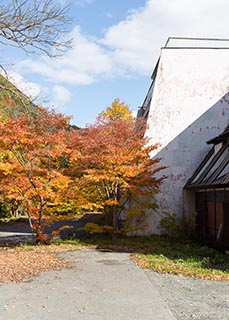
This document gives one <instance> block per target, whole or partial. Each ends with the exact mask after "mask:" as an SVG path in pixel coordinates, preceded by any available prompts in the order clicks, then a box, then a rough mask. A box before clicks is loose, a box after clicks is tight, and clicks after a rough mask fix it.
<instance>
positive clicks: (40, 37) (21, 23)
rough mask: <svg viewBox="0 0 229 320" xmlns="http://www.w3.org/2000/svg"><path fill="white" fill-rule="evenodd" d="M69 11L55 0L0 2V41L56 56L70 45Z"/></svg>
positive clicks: (27, 50)
mask: <svg viewBox="0 0 229 320" xmlns="http://www.w3.org/2000/svg"><path fill="white" fill-rule="evenodd" d="M68 12H69V7H68V6H67V7H64V8H61V6H60V5H59V4H58V3H55V0H8V1H6V3H4V4H0V44H2V45H10V46H14V47H18V48H20V49H22V50H24V51H25V52H26V53H35V52H38V51H41V52H43V53H45V54H46V55H48V56H49V57H55V56H57V55H58V54H57V51H58V52H59V53H61V52H63V51H65V50H67V49H69V48H70V47H71V39H67V40H66V39H64V36H65V35H66V33H67V32H68V30H67V26H68V24H69V23H70V19H69V18H68Z"/></svg>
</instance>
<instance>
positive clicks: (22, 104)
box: [0, 75, 36, 118]
mask: <svg viewBox="0 0 229 320" xmlns="http://www.w3.org/2000/svg"><path fill="white" fill-rule="evenodd" d="M21 112H23V113H26V114H33V113H35V112H36V106H35V105H34V104H33V103H32V101H31V100H30V99H29V98H28V97H27V96H26V95H25V94H23V93H22V92H21V91H20V90H19V89H18V88H17V87H16V86H15V85H13V84H12V83H11V82H10V81H9V80H8V79H7V78H6V77H4V76H3V75H0V113H1V115H2V116H3V117H6V118H8V117H17V116H18V115H19V114H20V113H21Z"/></svg>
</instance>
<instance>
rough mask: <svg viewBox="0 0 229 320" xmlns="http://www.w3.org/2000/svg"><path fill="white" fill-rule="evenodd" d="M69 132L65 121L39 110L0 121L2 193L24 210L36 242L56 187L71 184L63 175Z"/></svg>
mask: <svg viewBox="0 0 229 320" xmlns="http://www.w3.org/2000/svg"><path fill="white" fill-rule="evenodd" d="M0 120H1V119H0ZM68 130H69V118H68V117H65V116H63V115H61V114H56V113H55V112H49V111H48V110H46V109H44V108H42V107H37V114H36V116H34V115H33V116H30V117H28V116H24V115H23V114H22V115H21V116H18V117H16V118H9V119H4V121H3V120H2V121H0V134H1V139H0V150H1V157H0V174H1V186H0V189H1V193H2V194H3V196H4V197H5V199H8V200H12V199H14V200H15V201H18V202H19V203H20V204H21V205H22V206H23V208H24V211H25V212H26V213H27V215H28V217H29V220H30V224H31V227H32V228H33V229H34V230H35V232H36V235H37V240H39V239H41V237H42V235H43V217H44V214H45V213H47V208H48V203H49V202H53V201H54V199H55V198H56V197H57V193H58V190H60V189H61V188H60V187H59V188H58V185H64V186H65V185H66V184H67V185H68V184H69V181H70V179H69V177H65V176H64V175H63V170H64V169H65V168H66V166H67V165H68V161H69V160H68V159H69V152H70V151H69V146H68V144H67V134H68ZM62 189H63V188H62Z"/></svg>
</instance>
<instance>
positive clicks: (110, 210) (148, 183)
mask: <svg viewBox="0 0 229 320" xmlns="http://www.w3.org/2000/svg"><path fill="white" fill-rule="evenodd" d="M137 128H138V129H137ZM144 132H145V125H144V123H141V125H137V126H136V122H135V120H134V119H133V118H128V119H127V120H125V119H123V118H118V119H117V118H116V117H115V119H113V117H110V116H109V114H108V115H107V114H104V113H102V114H100V115H99V117H98V119H97V122H96V124H95V125H92V126H89V127H87V128H86V129H84V130H81V131H80V135H81V141H80V144H79V136H77V139H76V140H77V144H76V145H77V148H76V149H77V153H76V155H75V156H74V157H73V158H72V163H71V166H72V168H73V170H74V168H75V170H76V172H78V173H79V171H78V170H79V168H80V172H81V176H80V181H81V184H82V186H83V187H84V190H86V192H85V197H88V199H89V202H90V203H92V202H93V201H92V199H91V198H94V205H96V206H97V208H99V209H101V208H102V209H103V211H104V213H105V216H106V217H107V219H106V220H107V224H109V225H112V227H113V233H114V234H116V233H117V232H120V225H119V221H120V220H121V217H122V219H125V224H124V225H123V226H122V228H121V229H122V231H123V232H128V231H133V230H134V229H138V228H140V225H141V226H142V225H143V224H142V222H143V220H144V217H145V212H146V209H148V210H151V211H152V212H153V210H154V209H155V208H156V203H155V201H154V195H155V194H156V193H157V192H158V191H159V187H160V183H161V181H162V177H158V175H157V174H158V173H159V171H160V170H162V169H163V168H162V167H161V166H160V164H159V161H160V159H151V157H150V152H151V151H152V150H154V149H155V148H157V145H152V144H150V143H149V141H148V139H147V138H145V137H144ZM72 141H73V142H74V139H72ZM79 150H80V152H79Z"/></svg>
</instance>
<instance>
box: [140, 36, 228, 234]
mask: <svg viewBox="0 0 229 320" xmlns="http://www.w3.org/2000/svg"><path fill="white" fill-rule="evenodd" d="M138 117H144V118H147V123H148V129H147V132H146V134H147V136H148V137H150V138H151V139H152V140H151V141H152V143H160V147H159V149H158V150H157V151H156V152H155V154H153V155H152V156H155V157H160V158H162V160H161V164H162V165H165V166H167V169H166V170H164V171H163V174H165V175H166V176H167V179H165V180H164V182H163V184H162V186H161V192H160V194H159V195H158V196H157V202H158V205H159V214H161V213H162V212H168V213H175V214H176V215H179V216H182V215H184V214H188V213H191V212H193V211H195V192H193V191H187V190H184V186H185V184H186V183H187V181H188V179H189V178H190V177H191V176H192V175H193V173H194V171H195V169H196V168H197V167H198V165H199V164H200V162H201V161H202V160H203V158H204V157H205V155H206V153H207V152H208V150H209V149H210V148H211V146H209V145H207V144H206V141H208V140H210V139H212V138H214V137H216V136H217V135H219V134H221V133H222V132H223V131H224V129H225V128H226V126H227V125H228V120H229V41H228V40H226V39H225V40H220V41H219V40H214V39H190V38H189V39H184V38H170V39H169V40H168V42H167V44H166V46H165V47H164V48H162V49H161V55H160V58H159V61H158V63H157V65H156V67H155V69H154V72H153V74H152V84H151V87H150V89H149V91H148V94H147V96H146V98H145V101H144V103H143V105H142V107H141V108H140V109H139V112H138ZM159 217H160V216H159V215H149V217H148V221H147V230H146V233H159V231H160V230H159V228H158V221H159V219H160V218H159Z"/></svg>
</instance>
